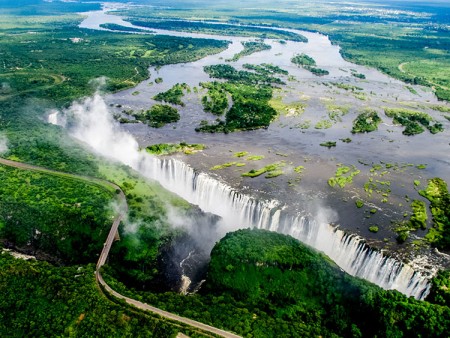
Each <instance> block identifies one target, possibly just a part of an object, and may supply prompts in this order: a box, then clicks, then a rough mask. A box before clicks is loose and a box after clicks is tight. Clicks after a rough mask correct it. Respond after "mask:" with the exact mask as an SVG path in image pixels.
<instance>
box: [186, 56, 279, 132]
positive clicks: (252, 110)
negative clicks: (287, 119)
mask: <svg viewBox="0 0 450 338" xmlns="http://www.w3.org/2000/svg"><path fill="white" fill-rule="evenodd" d="M204 70H205V72H206V73H208V74H209V75H210V76H211V77H213V78H220V79H226V80H228V82H225V83H221V84H219V83H216V84H215V85H214V90H215V91H218V90H219V88H220V89H221V90H223V91H225V92H228V93H230V95H231V97H232V99H233V105H232V106H231V108H230V110H228V112H227V113H226V117H225V121H222V120H218V121H217V123H216V124H211V125H210V124H208V123H207V122H206V123H203V124H201V125H200V126H199V127H197V128H196V129H195V130H196V131H202V132H211V133H214V132H225V133H228V132H232V131H236V130H251V129H258V128H267V127H268V126H269V125H270V122H271V121H272V120H273V119H274V118H275V116H276V114H277V113H276V111H275V109H273V108H272V107H271V106H270V105H269V103H268V102H269V100H270V99H271V98H272V87H271V85H270V84H271V83H273V82H275V83H282V81H281V80H280V79H278V78H274V77H272V76H270V75H266V74H261V73H256V72H248V71H242V70H241V71H238V70H236V69H235V68H233V67H231V66H229V65H214V66H205V67H204ZM218 95H219V94H217V95H216V96H218ZM220 95H223V94H220ZM222 97H223V96H222ZM219 100H220V99H219ZM202 101H203V99H202ZM205 101H208V99H206V100H205ZM211 102H212V100H211ZM213 105H214V103H213ZM222 106H224V104H222ZM222 106H221V107H222ZM218 110H220V109H218Z"/></svg>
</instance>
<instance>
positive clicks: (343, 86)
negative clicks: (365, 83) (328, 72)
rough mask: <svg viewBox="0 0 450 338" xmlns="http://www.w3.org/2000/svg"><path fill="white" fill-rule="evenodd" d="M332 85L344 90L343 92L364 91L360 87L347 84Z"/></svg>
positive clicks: (335, 83) (334, 83) (337, 83)
mask: <svg viewBox="0 0 450 338" xmlns="http://www.w3.org/2000/svg"><path fill="white" fill-rule="evenodd" d="M333 85H335V86H336V87H338V88H340V89H344V90H347V91H351V92H357V91H361V90H364V89H363V88H361V87H358V86H354V85H351V84H347V83H341V82H333Z"/></svg>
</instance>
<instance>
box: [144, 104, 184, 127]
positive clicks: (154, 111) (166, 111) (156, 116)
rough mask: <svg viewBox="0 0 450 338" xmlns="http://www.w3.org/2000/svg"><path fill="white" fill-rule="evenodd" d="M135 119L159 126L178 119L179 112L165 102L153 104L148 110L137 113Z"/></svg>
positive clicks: (152, 125)
mask: <svg viewBox="0 0 450 338" xmlns="http://www.w3.org/2000/svg"><path fill="white" fill-rule="evenodd" d="M136 119H137V120H139V121H143V122H145V123H148V125H149V126H150V127H153V128H161V127H163V126H165V125H166V124H167V123H174V122H178V121H179V120H180V114H179V113H178V110H177V109H176V108H174V107H171V106H168V105H165V104H155V105H153V106H152V107H151V108H150V109H149V110H147V111H145V112H143V113H140V114H137V115H136Z"/></svg>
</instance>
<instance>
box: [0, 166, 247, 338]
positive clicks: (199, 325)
mask: <svg viewBox="0 0 450 338" xmlns="http://www.w3.org/2000/svg"><path fill="white" fill-rule="evenodd" d="M0 164H3V165H6V166H9V167H14V168H19V169H25V170H33V171H39V172H43V173H48V174H52V175H57V176H65V177H70V178H73V179H78V180H82V181H87V182H89V183H95V184H98V185H101V186H103V187H105V186H108V187H110V188H113V189H114V190H115V191H116V192H118V194H117V197H118V198H119V199H120V202H121V204H122V205H121V206H120V207H119V212H118V214H117V215H116V216H115V217H114V221H113V224H112V226H111V229H110V230H109V234H108V237H107V238H106V241H105V243H104V245H103V249H102V252H101V253H100V257H99V259H98V261H97V266H96V270H95V276H96V279H97V282H98V283H99V284H100V285H101V286H102V287H103V289H104V290H105V291H106V292H108V293H109V294H110V295H112V296H114V297H116V298H118V299H122V300H124V301H125V302H126V303H127V304H130V305H132V306H134V307H136V308H138V309H140V310H144V311H150V312H153V313H155V314H157V315H159V316H161V317H164V318H167V319H170V320H174V321H177V322H180V323H183V324H187V325H189V326H192V327H195V328H198V329H200V330H202V331H206V332H209V333H212V334H215V335H218V336H221V337H225V338H239V337H240V336H238V335H236V334H234V333H231V332H228V331H224V330H221V329H218V328H216V327H213V326H210V325H207V324H203V323H200V322H197V321H195V320H192V319H189V318H185V317H181V316H178V315H176V314H173V313H170V312H167V311H164V310H161V309H158V308H156V307H154V306H151V305H148V304H146V303H142V302H140V301H137V300H135V299H132V298H128V297H125V296H123V295H121V294H120V293H118V292H116V291H114V290H113V289H112V288H111V287H110V286H109V285H108V284H107V283H106V282H105V281H104V280H103V277H102V275H101V273H100V268H101V267H102V266H103V265H105V262H106V259H107V258H108V255H109V251H110V250H111V246H112V244H113V242H114V240H115V237H116V233H117V231H118V228H119V224H120V222H121V221H122V219H123V217H124V215H126V213H127V212H128V204H127V200H126V197H125V194H124V193H123V191H122V189H121V188H120V187H119V186H118V185H116V184H114V183H112V182H109V181H106V180H101V179H99V178H94V177H88V176H82V175H76V174H69V173H64V172H60V171H56V170H51V169H47V168H43V167H39V166H35V165H32V164H27V163H22V162H16V161H11V160H7V159H4V158H1V157H0Z"/></svg>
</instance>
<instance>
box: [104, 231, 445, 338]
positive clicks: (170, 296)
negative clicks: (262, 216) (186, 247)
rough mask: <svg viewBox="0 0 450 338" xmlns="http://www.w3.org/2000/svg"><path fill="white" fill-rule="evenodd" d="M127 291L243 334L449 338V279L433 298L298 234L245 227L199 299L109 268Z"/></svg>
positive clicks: (437, 283)
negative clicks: (363, 269)
mask: <svg viewBox="0 0 450 338" xmlns="http://www.w3.org/2000/svg"><path fill="white" fill-rule="evenodd" d="M104 275H105V276H107V281H108V283H109V284H110V285H111V286H113V288H114V289H116V290H118V291H120V292H121V293H122V294H127V295H128V296H130V297H133V298H136V299H140V300H142V301H145V302H148V303H149V304H153V305H155V306H157V307H160V308H162V309H166V310H167V311H171V312H174V313H177V314H180V315H183V316H186V317H190V318H193V319H196V320H199V321H202V322H205V323H209V324H211V325H214V326H217V327H222V328H224V329H227V330H231V331H234V332H236V333H238V334H240V335H242V336H244V337H254V336H256V337H274V336H285V337H289V336H298V335H300V336H308V337H309V336H323V337H402V336H411V335H414V336H421V337H431V336H433V337H445V336H446V335H447V332H448V329H449V325H450V312H449V311H450V309H449V307H448V299H449V293H448V290H447V287H448V286H449V285H450V279H449V278H448V277H449V276H448V274H445V273H441V274H440V275H438V277H437V278H436V279H435V280H434V281H433V289H432V292H431V293H430V296H429V297H428V301H417V300H414V299H413V298H407V297H406V296H404V295H402V294H401V293H399V292H397V291H386V290H383V289H381V288H380V287H378V286H375V285H373V284H371V283H369V282H366V281H364V280H361V279H359V278H355V277H351V276H349V275H348V274H346V273H344V272H343V271H342V270H341V269H340V268H339V267H337V266H336V264H334V263H333V262H332V261H331V260H330V259H329V258H328V257H326V256H324V255H323V254H320V253H318V252H316V251H315V250H313V249H311V248H309V247H307V246H305V245H304V244H301V243H300V242H299V241H297V240H295V239H293V238H292V237H289V236H285V235H281V234H277V233H273V232H269V231H265V230H238V231H236V232H233V233H229V234H227V235H226V236H225V237H224V238H223V239H222V240H221V241H220V242H219V243H217V244H216V246H215V247H214V249H213V251H212V254H211V262H210V264H209V268H208V275H207V282H206V284H205V285H204V287H202V289H201V290H200V292H199V293H198V294H193V295H189V296H188V297H186V296H182V295H179V294H176V293H171V292H165V293H158V292H148V291H147V292H145V291H137V290H135V291H133V290H130V289H129V288H127V287H126V286H125V285H124V284H122V283H120V282H118V281H117V280H116V277H114V276H117V275H116V272H115V271H114V269H111V267H106V268H105V271H104Z"/></svg>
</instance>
